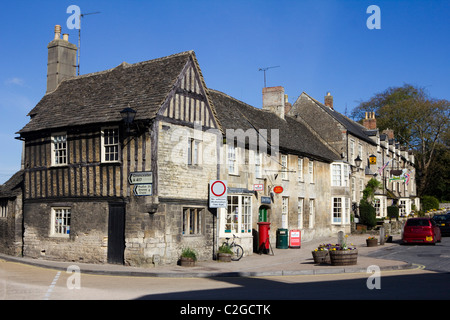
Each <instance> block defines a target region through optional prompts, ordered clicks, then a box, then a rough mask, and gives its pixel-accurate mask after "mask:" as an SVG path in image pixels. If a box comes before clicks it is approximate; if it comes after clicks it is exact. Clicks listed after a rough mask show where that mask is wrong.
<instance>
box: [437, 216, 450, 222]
mask: <svg viewBox="0 0 450 320" xmlns="http://www.w3.org/2000/svg"><path fill="white" fill-rule="evenodd" d="M433 220H434V221H437V222H441V221H448V220H450V215H439V216H434V217H433Z"/></svg>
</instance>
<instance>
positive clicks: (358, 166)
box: [350, 155, 362, 173]
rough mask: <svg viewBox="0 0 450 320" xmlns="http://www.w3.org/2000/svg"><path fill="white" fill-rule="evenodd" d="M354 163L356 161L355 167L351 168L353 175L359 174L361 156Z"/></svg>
mask: <svg viewBox="0 0 450 320" xmlns="http://www.w3.org/2000/svg"><path fill="white" fill-rule="evenodd" d="M354 161H355V165H354V166H350V167H351V169H352V172H353V173H355V172H358V170H359V168H360V166H361V163H362V160H361V158H360V157H359V155H358V156H357V157H356V159H355V160H354Z"/></svg>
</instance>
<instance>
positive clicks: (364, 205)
mask: <svg viewBox="0 0 450 320" xmlns="http://www.w3.org/2000/svg"><path fill="white" fill-rule="evenodd" d="M359 218H360V223H362V224H364V225H366V226H367V228H369V229H371V228H373V227H375V226H376V225H377V213H376V210H375V208H374V206H372V205H371V204H370V203H368V202H367V201H364V200H361V202H360V203H359Z"/></svg>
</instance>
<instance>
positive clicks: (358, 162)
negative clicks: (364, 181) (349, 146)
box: [355, 155, 362, 169]
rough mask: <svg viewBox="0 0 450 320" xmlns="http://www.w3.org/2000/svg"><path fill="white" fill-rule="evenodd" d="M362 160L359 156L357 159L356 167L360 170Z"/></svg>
mask: <svg viewBox="0 0 450 320" xmlns="http://www.w3.org/2000/svg"><path fill="white" fill-rule="evenodd" d="M361 162H362V160H361V158H360V157H359V155H358V156H357V157H356V159H355V166H356V167H357V168H358V169H359V167H360V166H361Z"/></svg>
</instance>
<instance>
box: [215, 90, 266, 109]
mask: <svg viewBox="0 0 450 320" xmlns="http://www.w3.org/2000/svg"><path fill="white" fill-rule="evenodd" d="M208 90H210V91H214V92H216V93H219V94H221V95H223V96H226V97H227V98H230V99H231V100H234V101H236V102H239V103H243V104H245V105H246V106H248V107H250V108H253V109H256V110H258V111H268V110H264V109H262V108H258V107H255V106H252V105H251V104H248V103H247V102H244V101H242V100H239V99H237V98H235V97H233V96H230V95H229V94H226V93H225V92H222V91H219V90H215V89H211V88H208ZM268 112H270V111H268Z"/></svg>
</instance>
